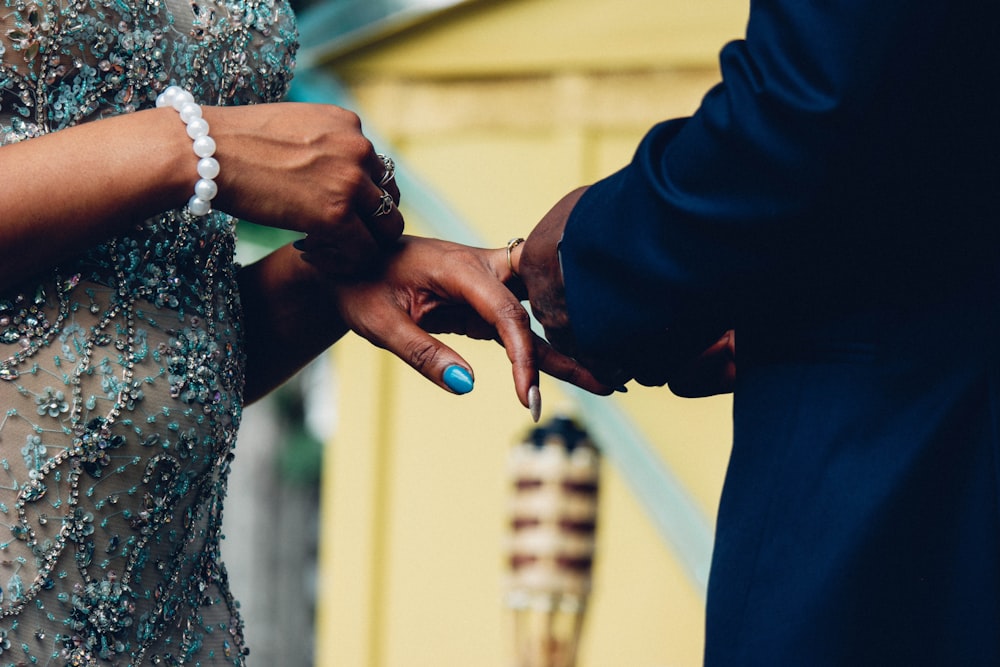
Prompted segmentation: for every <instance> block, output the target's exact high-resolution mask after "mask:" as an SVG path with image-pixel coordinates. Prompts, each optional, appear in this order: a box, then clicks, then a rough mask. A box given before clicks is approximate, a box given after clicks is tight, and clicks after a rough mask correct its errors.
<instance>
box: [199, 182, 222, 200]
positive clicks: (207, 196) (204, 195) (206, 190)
mask: <svg viewBox="0 0 1000 667" xmlns="http://www.w3.org/2000/svg"><path fill="white" fill-rule="evenodd" d="M217 194H219V186H217V185H216V184H215V181H213V180H212V179H210V178H202V179H199V180H198V182H197V183H195V184H194V196H195V197H197V198H198V199H204V200H205V201H211V200H213V199H215V195H217Z"/></svg>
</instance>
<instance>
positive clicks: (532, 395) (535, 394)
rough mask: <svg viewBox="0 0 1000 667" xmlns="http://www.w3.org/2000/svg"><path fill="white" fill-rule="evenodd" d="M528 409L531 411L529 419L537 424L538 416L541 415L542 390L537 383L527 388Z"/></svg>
mask: <svg viewBox="0 0 1000 667" xmlns="http://www.w3.org/2000/svg"><path fill="white" fill-rule="evenodd" d="M528 410H529V411H530V412H531V421H533V422H535V423H536V424H537V423H538V418H539V417H541V416H542V392H541V391H539V389H538V385H537V384H533V385H531V388H530V389H528Z"/></svg>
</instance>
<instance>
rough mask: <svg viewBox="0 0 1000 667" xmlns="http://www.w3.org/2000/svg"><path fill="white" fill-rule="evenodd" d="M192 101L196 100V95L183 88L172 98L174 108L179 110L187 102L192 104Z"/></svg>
mask: <svg viewBox="0 0 1000 667" xmlns="http://www.w3.org/2000/svg"><path fill="white" fill-rule="evenodd" d="M192 102H194V95H192V94H191V93H189V92H188V91H186V90H184V89H183V88H181V89H180V90H179V91H178V92H177V93H176V94H174V98H173V100H171V103H172V105H173V107H174V109H176V110H177V111H180V110H181V107H182V106H184V105H185V104H191V103H192Z"/></svg>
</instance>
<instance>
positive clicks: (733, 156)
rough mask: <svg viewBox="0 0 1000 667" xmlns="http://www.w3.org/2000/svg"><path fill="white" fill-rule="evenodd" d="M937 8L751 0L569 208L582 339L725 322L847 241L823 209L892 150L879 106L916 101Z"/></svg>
mask: <svg viewBox="0 0 1000 667" xmlns="http://www.w3.org/2000/svg"><path fill="white" fill-rule="evenodd" d="M947 6H948V3H942V2H933V3H932V2H927V1H920V2H903V1H902V0H870V1H861V0H839V1H836V0H831V1H820V0H759V1H756V2H753V3H752V4H751V12H750V19H749V23H748V26H747V32H746V36H745V39H742V40H738V41H734V42H732V43H730V44H728V45H726V46H725V47H724V48H723V50H722V51H721V54H720V65H721V73H722V80H721V83H720V84H719V85H718V86H716V87H714V88H713V89H712V90H710V91H709V92H708V93H707V95H706V96H705V97H704V99H703V101H702V104H701V105H700V107H699V109H698V110H697V112H696V113H695V114H693V115H692V116H691V117H690V118H681V119H675V120H670V121H666V122H664V123H661V124H659V125H657V126H656V127H654V128H652V130H651V131H649V133H648V134H647V135H646V136H645V138H644V139H643V140H642V142H641V144H640V145H639V147H638V150H637V151H636V153H635V156H634V158H633V160H632V162H631V163H630V164H629V165H628V166H627V167H625V168H624V169H622V170H621V171H619V172H618V173H616V174H614V175H612V176H610V177H608V178H606V179H604V180H602V181H599V182H598V183H596V184H594V185H593V186H591V188H590V189H589V190H588V191H587V193H586V194H585V195H584V197H583V198H582V199H581V201H580V202H579V203H578V204H577V205H576V207H575V208H574V210H573V212H572V214H571V216H570V218H569V220H568V222H567V226H566V231H565V235H564V237H563V241H562V244H561V261H562V266H563V273H564V278H565V283H566V296H567V309H568V312H569V315H570V322H571V326H572V329H573V333H574V336H575V338H576V343H577V345H578V347H579V348H580V349H581V350H583V351H592V352H594V351H596V352H600V353H602V354H605V355H606V354H607V353H608V351H609V349H610V350H613V349H614V348H615V346H616V345H619V346H627V345H628V341H629V340H630V339H634V338H639V337H643V336H649V335H651V334H652V333H654V332H656V331H662V330H663V329H666V328H672V327H683V326H687V325H688V324H691V323H693V324H695V325H706V324H711V326H713V327H714V326H716V325H718V327H727V326H731V324H732V319H733V318H734V317H735V316H736V314H737V313H738V312H739V310H740V309H741V308H747V307H750V306H749V305H748V304H750V303H751V302H753V301H754V300H755V299H758V298H760V297H761V295H763V294H766V293H767V291H768V290H771V289H773V288H774V287H775V286H776V285H778V284H779V283H780V281H781V280H783V276H787V275H789V272H790V271H793V270H795V269H797V268H799V267H802V266H806V265H809V263H810V262H812V261H813V260H814V258H815V254H816V253H817V252H820V251H821V250H822V247H823V244H824V239H828V238H829V237H830V235H831V234H845V233H846V234H849V233H850V230H848V229H843V228H839V229H835V228H833V227H834V224H835V221H834V218H835V217H837V216H829V215H828V216H826V217H824V216H823V215H819V214H818V212H820V211H823V210H828V209H829V207H830V206H836V205H840V204H835V203H831V202H837V201H846V200H848V199H849V198H850V194H847V196H844V193H850V190H851V187H852V181H851V179H852V178H854V179H859V178H860V177H861V176H860V175H861V174H862V173H876V171H877V170H879V169H882V168H885V167H887V166H888V165H889V162H891V161H893V160H898V159H899V155H898V154H893V151H894V150H895V146H894V145H893V144H892V142H891V141H889V140H887V139H882V140H881V141H882V143H881V144H880V143H879V140H878V138H879V137H884V136H888V135H892V133H893V132H894V130H893V129H892V128H893V122H894V118H893V117H892V114H891V113H888V112H886V110H885V109H883V108H882V107H881V105H883V102H884V100H885V99H887V98H888V97H889V96H891V95H894V94H896V93H897V92H898V91H903V93H904V96H905V95H912V96H917V95H918V94H921V93H919V92H918V90H917V89H918V88H920V86H921V85H924V84H922V83H921V73H922V72H924V71H925V61H927V60H928V59H930V58H931V57H932V53H933V48H932V47H931V46H929V45H931V44H933V43H934V40H935V39H937V37H936V35H937V27H939V26H940V25H942V24H943V23H944V20H945V19H944V17H943V14H946V13H947V12H948V11H949V10H948V9H947ZM896 120H898V119H896ZM882 125H884V126H885V127H882ZM896 134H899V133H898V132H896ZM893 136H895V135H893ZM873 138H874V139H875V141H874V143H873V142H872V141H871V139H873ZM880 151H881V152H880ZM883 152H884V153H885V154H886V155H890V157H888V158H886V157H884V155H883V154H882V153H883ZM845 165H855V166H856V167H855V168H853V169H849V171H851V174H850V175H848V176H845V173H844V167H845ZM846 212H847V211H845V213H846Z"/></svg>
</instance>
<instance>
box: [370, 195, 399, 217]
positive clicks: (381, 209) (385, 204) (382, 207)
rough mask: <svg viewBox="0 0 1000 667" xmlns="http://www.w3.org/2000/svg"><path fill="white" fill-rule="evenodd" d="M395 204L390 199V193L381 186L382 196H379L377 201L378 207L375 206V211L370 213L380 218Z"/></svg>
mask: <svg viewBox="0 0 1000 667" xmlns="http://www.w3.org/2000/svg"><path fill="white" fill-rule="evenodd" d="M395 205H396V202H394V201H393V200H392V195H390V194H389V193H388V192H386V191H385V188H383V189H382V196H381V197H380V198H379V201H378V208H376V209H375V212H374V213H372V217H373V218H381V217H382V216H383V215H389V213H390V212H391V211H392V207H393V206H395Z"/></svg>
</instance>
